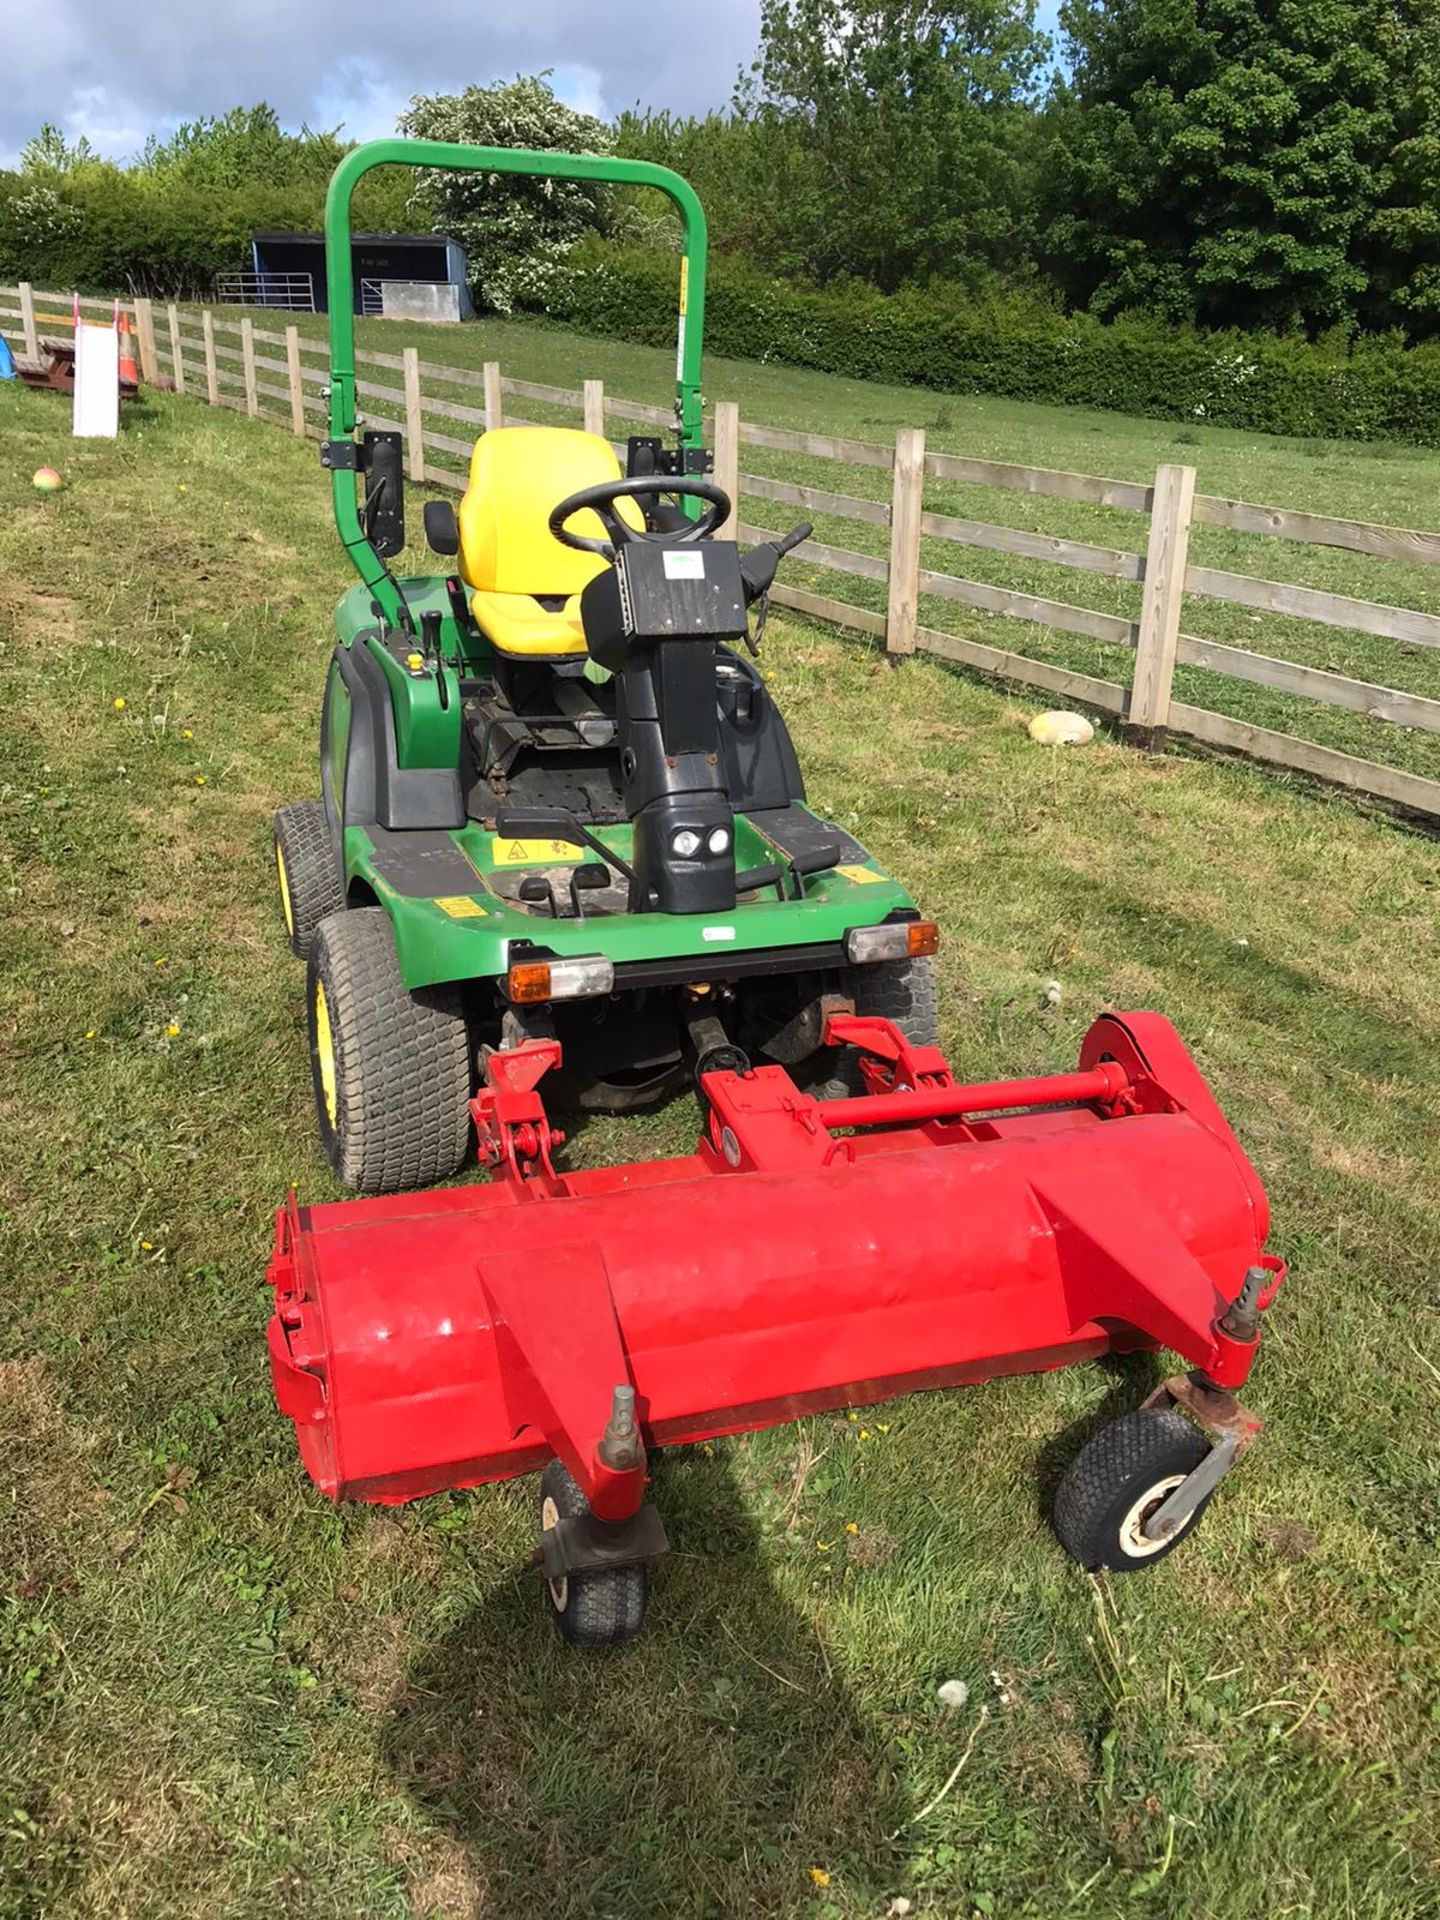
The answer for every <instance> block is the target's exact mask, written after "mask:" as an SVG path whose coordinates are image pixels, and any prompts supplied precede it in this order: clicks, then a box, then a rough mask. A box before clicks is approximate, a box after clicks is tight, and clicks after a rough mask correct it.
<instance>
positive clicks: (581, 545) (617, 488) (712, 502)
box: [550, 473, 730, 560]
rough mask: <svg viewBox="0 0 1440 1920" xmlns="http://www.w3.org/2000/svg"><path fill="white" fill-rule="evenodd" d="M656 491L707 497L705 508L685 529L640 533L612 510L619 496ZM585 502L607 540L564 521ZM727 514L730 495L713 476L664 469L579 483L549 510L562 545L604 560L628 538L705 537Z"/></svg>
mask: <svg viewBox="0 0 1440 1920" xmlns="http://www.w3.org/2000/svg"><path fill="white" fill-rule="evenodd" d="M657 493H678V494H684V495H687V496H688V497H689V498H690V499H692V500H703V501H705V502H706V507H705V511H704V512H703V513H702V514H701V515H700V518H699V519H698V520H692V521H691V522H690V523H689V525H688V526H687V527H686V528H685V530H684V532H683V533H649V532H642V531H641V530H640V529H639V528H638V527H632V526H630V525H629V524H628V523H627V522H626V521H624V520H622V519H621V518H620V515H619V514H618V513H617V512H616V511H615V502H616V501H617V500H633V499H635V498H637V497H640V498H644V497H645V496H647V495H651V494H657ZM585 507H589V508H590V509H591V511H592V512H594V513H597V514H599V516H600V523H601V525H602V526H603V527H604V529H605V531H606V533H608V534H609V536H610V538H609V539H608V540H592V539H591V538H590V536H589V535H588V534H585V533H572V532H571V530H570V528H569V527H567V526H566V524H565V522H566V521H567V520H569V519H570V518H571V517H572V515H574V514H577V513H579V512H580V511H581V510H582V509H583V508H585ZM729 518H730V496H729V494H728V493H726V491H725V489H724V488H723V487H717V486H716V485H715V482H714V481H713V480H701V479H699V478H698V477H696V476H694V475H691V476H689V477H687V478H685V479H680V478H678V477H677V478H673V479H672V478H670V477H669V476H668V475H666V474H659V473H650V474H644V475H642V476H639V477H637V478H635V479H632V480H602V481H601V482H600V484H599V486H596V487H582V488H581V489H580V491H579V492H578V493H572V494H570V495H569V496H568V497H567V498H566V499H564V500H562V501H561V502H560V504H559V506H558V507H556V508H555V509H554V510H553V511H552V513H551V515H550V531H551V533H553V534H554V536H555V538H556V539H557V540H558V541H559V542H560V544H561V545H562V546H564V547H574V548H576V549H577V550H578V551H579V552H581V553H598V554H599V555H600V556H601V558H602V559H604V560H613V559H614V558H615V551H616V549H617V548H618V547H624V546H628V545H629V544H630V542H631V541H632V540H663V541H664V542H665V543H666V544H667V545H670V546H687V545H689V544H690V543H692V542H693V541H696V540H703V539H705V537H706V535H707V534H711V533H714V531H715V529H716V528H717V527H718V526H721V525H723V524H724V522H725V521H726V520H728V519H729Z"/></svg>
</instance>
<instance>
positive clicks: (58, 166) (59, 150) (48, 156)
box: [20, 120, 97, 173]
mask: <svg viewBox="0 0 1440 1920" xmlns="http://www.w3.org/2000/svg"><path fill="white" fill-rule="evenodd" d="M96 157H97V156H96V153H95V149H94V148H93V147H92V146H91V144H90V142H89V141H88V140H87V139H86V138H85V136H84V134H83V133H82V134H81V136H80V138H79V139H78V140H76V141H75V142H74V143H73V144H72V143H71V142H70V141H69V140H67V139H66V138H65V135H64V133H63V132H62V131H61V129H60V128H59V127H57V126H56V125H55V122H54V121H53V120H47V121H46V122H45V124H44V125H43V126H42V127H41V129H40V131H39V132H38V133H37V134H36V135H35V138H34V139H33V140H27V141H26V142H25V144H24V146H23V147H22V148H21V149H20V171H21V172H22V173H73V172H74V171H75V169H76V168H77V167H83V166H84V165H86V164H87V162H89V161H91V160H94V159H95V158H96Z"/></svg>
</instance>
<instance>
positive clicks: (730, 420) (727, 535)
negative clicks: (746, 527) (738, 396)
mask: <svg viewBox="0 0 1440 1920" xmlns="http://www.w3.org/2000/svg"><path fill="white" fill-rule="evenodd" d="M715 484H716V486H717V487H723V488H724V489H725V491H726V493H728V494H729V496H730V516H729V518H728V519H727V520H726V522H725V524H724V525H723V526H721V527H717V528H716V529H715V537H716V539H717V540H733V539H734V538H735V527H736V524H737V522H738V521H739V518H740V407H739V404H738V403H737V402H736V401H734V400H717V401H716V403H715Z"/></svg>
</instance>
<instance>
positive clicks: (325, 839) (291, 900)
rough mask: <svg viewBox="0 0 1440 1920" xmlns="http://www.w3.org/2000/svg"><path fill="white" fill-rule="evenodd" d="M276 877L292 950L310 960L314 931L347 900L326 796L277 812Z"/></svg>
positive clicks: (299, 802) (299, 957) (298, 957)
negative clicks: (336, 861) (327, 812)
mask: <svg viewBox="0 0 1440 1920" xmlns="http://www.w3.org/2000/svg"><path fill="white" fill-rule="evenodd" d="M275 877H276V880H277V882H278V885H279V889H280V910H281V912H282V913H283V914H284V916H285V937H286V939H287V940H288V941H289V942H290V951H291V952H292V953H293V954H294V955H295V957H296V959H297V960H308V959H309V957H310V943H311V941H312V940H313V939H314V938H315V929H316V928H317V927H318V926H319V924H320V922H321V921H322V920H323V919H324V918H325V916H326V914H327V913H337V912H338V911H339V910H340V908H341V907H343V906H344V904H345V895H344V892H343V890H342V888H341V885H340V872H339V869H338V867H337V866H336V864H335V849H334V847H333V846H332V844H331V841H330V823H329V821H328V820H327V819H326V817H325V803H324V801H323V800H297V801H295V802H294V803H293V805H291V806H288V807H281V809H280V811H279V812H278V813H277V814H276V816H275Z"/></svg>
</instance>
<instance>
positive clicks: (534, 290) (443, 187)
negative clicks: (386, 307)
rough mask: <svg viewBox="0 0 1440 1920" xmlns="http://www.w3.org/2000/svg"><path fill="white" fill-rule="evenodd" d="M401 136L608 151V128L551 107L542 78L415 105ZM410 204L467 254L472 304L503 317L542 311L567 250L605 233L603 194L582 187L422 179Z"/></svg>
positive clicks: (508, 178)
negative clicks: (518, 309)
mask: <svg viewBox="0 0 1440 1920" xmlns="http://www.w3.org/2000/svg"><path fill="white" fill-rule="evenodd" d="M400 131H401V132H402V133H407V134H410V135H412V136H413V137H415V138H417V139H422V140H450V141H459V142H463V143H465V144H468V145H472V146H490V147H540V148H546V149H549V150H551V151H554V152H559V153H598V154H603V153H608V152H609V151H610V150H611V147H612V145H613V143H614V135H613V133H612V132H611V130H610V128H608V127H606V126H604V125H603V124H602V123H601V122H600V121H599V120H596V119H595V118H594V117H593V116H592V115H591V114H588V113H577V112H575V110H574V109H573V108H571V107H567V106H565V105H564V104H563V102H562V101H560V100H558V99H557V98H556V96H555V92H554V89H553V88H552V87H551V86H550V84H549V78H548V76H547V75H545V74H539V75H536V76H534V77H531V78H519V79H515V80H512V81H511V82H510V83H509V84H508V85H505V86H498V87H467V88H466V89H465V91H464V92H463V93H455V94H445V93H441V94H429V95H421V96H417V97H416V98H415V99H413V100H412V101H411V102H410V106H409V108H408V110H407V111H406V112H405V113H403V114H402V115H401V116H400ZM413 204H414V205H415V207H416V208H417V210H419V211H421V212H423V214H424V215H425V216H426V217H427V218H428V220H429V222H430V224H431V225H432V226H433V227H434V228H435V229H436V230H437V231H444V232H446V233H451V234H453V235H454V236H455V238H456V239H457V240H459V241H460V242H461V244H462V245H463V246H464V247H465V248H466V250H467V252H468V254H469V258H470V278H471V284H472V286H473V288H474V291H475V294H476V296H477V298H478V299H479V300H480V301H481V303H482V304H483V305H485V306H487V307H491V308H493V309H494V310H495V311H496V312H497V313H509V312H510V311H511V310H512V309H513V308H514V307H515V306H516V305H517V304H524V305H540V304H541V303H543V300H544V298H545V294H546V291H547V288H548V287H549V285H550V283H551V280H552V278H553V276H554V274H555V273H556V271H557V269H559V268H560V267H561V266H563V265H564V262H565V260H566V258H567V256H568V254H569V253H570V250H571V248H572V247H574V245H575V244H576V242H577V241H578V240H579V239H581V237H582V236H583V235H584V234H586V233H588V232H592V231H595V230H596V229H599V228H602V227H603V226H604V224H605V214H606V206H607V201H606V197H605V194H604V191H603V189H601V188H599V187H596V186H591V185H587V184H586V183H584V182H582V181H576V180H537V179H533V178H529V179H526V178H520V177H516V176H514V175H510V174H499V173H444V172H440V171H438V170H437V171H435V172H433V173H432V172H426V173H423V174H421V176H420V179H419V185H418V187H417V189H416V192H415V199H414V203H413Z"/></svg>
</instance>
